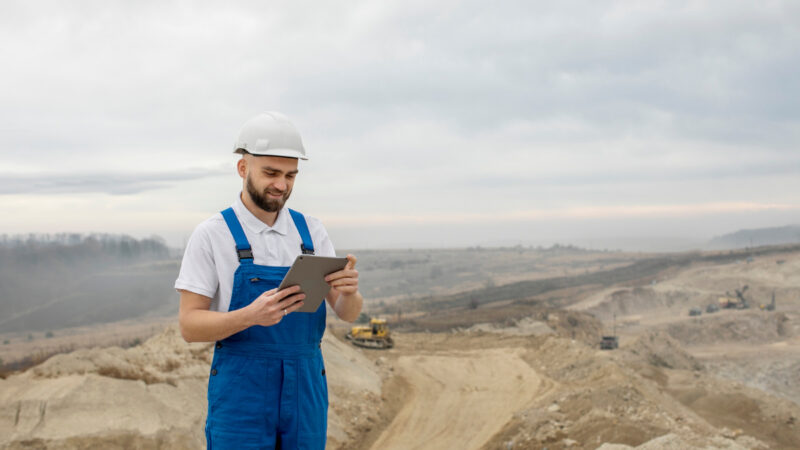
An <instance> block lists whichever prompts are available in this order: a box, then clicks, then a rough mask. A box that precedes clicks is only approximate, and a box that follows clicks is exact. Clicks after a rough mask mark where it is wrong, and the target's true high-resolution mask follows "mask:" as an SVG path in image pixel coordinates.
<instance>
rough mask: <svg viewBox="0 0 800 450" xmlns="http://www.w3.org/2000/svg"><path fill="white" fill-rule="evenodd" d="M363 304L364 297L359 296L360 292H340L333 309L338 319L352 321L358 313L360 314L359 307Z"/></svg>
mask: <svg viewBox="0 0 800 450" xmlns="http://www.w3.org/2000/svg"><path fill="white" fill-rule="evenodd" d="M363 304H364V298H363V297H362V296H361V292H356V293H355V294H351V295H343V294H342V295H339V298H338V299H337V300H336V304H335V305H334V307H333V309H334V311H335V312H336V315H337V316H338V317H339V318H340V319H342V320H344V321H346V322H353V321H355V320H356V319H358V315H359V314H361V307H362V306H363Z"/></svg>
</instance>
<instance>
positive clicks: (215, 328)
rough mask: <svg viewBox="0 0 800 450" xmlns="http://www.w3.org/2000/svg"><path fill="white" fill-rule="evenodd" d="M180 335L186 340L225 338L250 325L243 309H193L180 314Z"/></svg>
mask: <svg viewBox="0 0 800 450" xmlns="http://www.w3.org/2000/svg"><path fill="white" fill-rule="evenodd" d="M179 321H180V325H181V335H182V336H183V338H184V339H186V340H187V341H188V342H213V341H219V340H221V339H225V338H226V337H228V336H231V335H233V334H236V333H238V332H240V331H242V330H244V329H245V328H248V327H250V326H251V324H250V323H249V317H248V315H247V313H246V311H245V310H244V309H237V310H235V311H229V312H218V311H209V310H204V309H194V310H191V311H186V312H185V313H182V314H181V315H180V319H179Z"/></svg>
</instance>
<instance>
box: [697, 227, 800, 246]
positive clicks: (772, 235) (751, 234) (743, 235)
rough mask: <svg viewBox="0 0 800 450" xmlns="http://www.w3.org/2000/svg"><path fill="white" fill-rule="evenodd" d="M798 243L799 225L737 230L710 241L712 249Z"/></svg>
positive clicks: (799, 237)
mask: <svg viewBox="0 0 800 450" xmlns="http://www.w3.org/2000/svg"><path fill="white" fill-rule="evenodd" d="M799 242H800V225H787V226H785V227H775V228H756V229H753V230H739V231H736V232H734V233H729V234H725V235H722V236H718V237H715V238H714V239H711V240H710V241H709V243H708V245H709V247H712V248H716V249H719V248H741V247H758V246H760V245H780V244H796V243H799Z"/></svg>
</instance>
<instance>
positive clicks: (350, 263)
mask: <svg viewBox="0 0 800 450" xmlns="http://www.w3.org/2000/svg"><path fill="white" fill-rule="evenodd" d="M356 261H358V260H357V259H356V257H355V256H353V255H351V254H349V253H348V254H347V264H346V265H345V266H344V270H347V269H353V268H355V267H356Z"/></svg>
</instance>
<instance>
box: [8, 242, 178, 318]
mask: <svg viewBox="0 0 800 450" xmlns="http://www.w3.org/2000/svg"><path fill="white" fill-rule="evenodd" d="M178 263H179V262H178V260H176V259H173V258H171V257H170V250H169V248H167V246H166V245H165V244H164V242H163V240H161V239H160V238H157V237H152V238H147V239H134V238H132V237H130V236H121V235H106V234H91V235H80V234H57V235H26V236H6V235H2V236H0V332H13V331H47V330H55V329H59V328H65V327H74V326H81V325H89V324H93V323H98V322H112V321H116V320H123V319H129V318H134V317H139V316H142V315H146V314H158V315H163V314H168V313H171V312H174V311H175V310H176V307H177V300H176V298H175V297H176V295H177V294H176V293H175V291H174V290H173V289H172V285H173V282H174V280H175V277H176V275H177V273H178Z"/></svg>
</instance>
